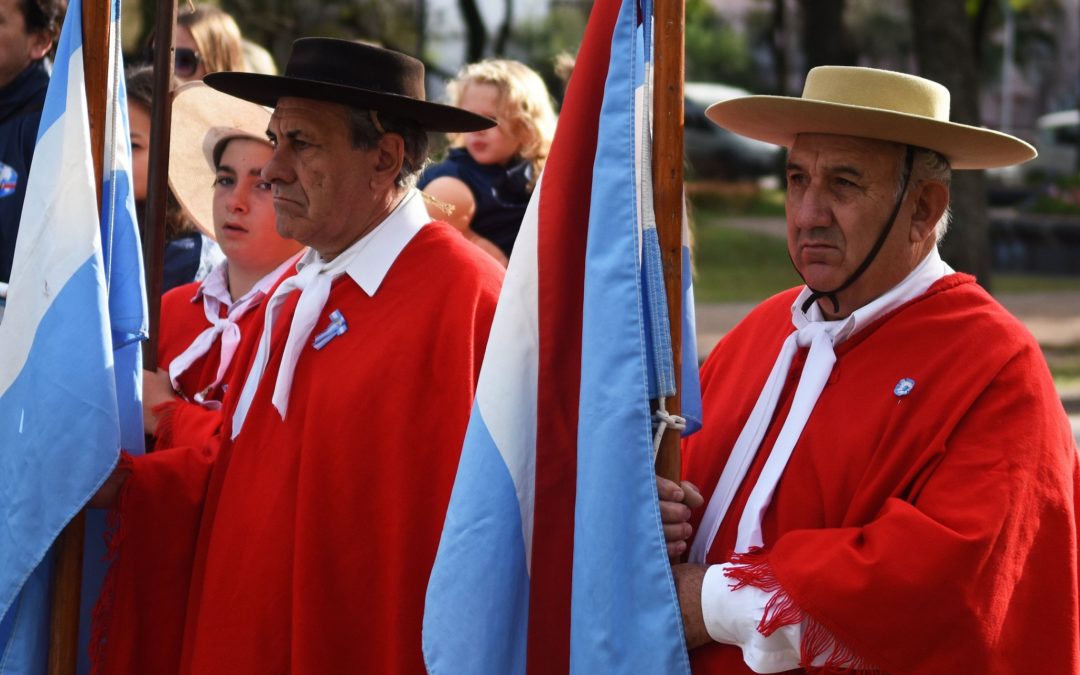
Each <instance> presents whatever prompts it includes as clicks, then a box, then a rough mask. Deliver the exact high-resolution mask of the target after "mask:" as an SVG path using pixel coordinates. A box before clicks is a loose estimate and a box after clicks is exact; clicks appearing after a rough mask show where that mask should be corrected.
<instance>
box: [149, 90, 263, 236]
mask: <svg viewBox="0 0 1080 675" xmlns="http://www.w3.org/2000/svg"><path fill="white" fill-rule="evenodd" d="M269 123H270V110H268V109H267V108H264V107H262V106H260V105H256V104H254V103H249V102H247V101H243V100H240V99H238V98H236V97H234V96H229V95H228V94H223V93H221V92H220V91H217V90H216V89H212V88H210V87H208V86H206V85H205V84H203V83H202V82H187V83H185V84H183V85H181V86H179V87H177V89H176V92H175V95H174V97H173V108H172V138H171V142H170V147H169V185H170V186H171V187H172V190H173V193H174V194H175V195H176V199H177V200H178V201H179V202H180V205H181V206H182V207H184V210H185V211H187V213H188V216H190V218H191V219H192V221H194V222H195V224H196V225H198V226H199V229H201V230H202V231H203V232H205V233H207V234H208V235H210V236H211V237H213V236H214V179H215V177H216V175H217V163H218V161H219V160H220V158H221V153H222V152H223V151H224V149H225V141H228V140H232V139H234V138H250V139H253V140H256V141H261V142H263V143H266V145H267V147H270V142H269V141H268V140H266V127H267V125H268V124H269Z"/></svg>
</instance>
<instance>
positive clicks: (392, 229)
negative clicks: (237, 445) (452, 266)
mask: <svg viewBox="0 0 1080 675" xmlns="http://www.w3.org/2000/svg"><path fill="white" fill-rule="evenodd" d="M419 194H420V193H419V192H418V191H417V190H415V189H414V190H410V191H409V193H408V194H407V195H406V196H405V198H404V199H402V200H401V203H400V204H398V206H397V208H395V209H394V211H393V212H392V213H391V214H390V215H389V216H387V217H386V219H385V220H384V221H383V222H381V223H379V225H377V226H376V227H375V229H373V230H371V232H368V233H367V234H366V235H364V236H363V237H361V238H360V239H359V240H357V241H356V243H354V244H353V245H352V246H350V247H349V248H347V249H345V250H344V251H342V253H341V254H340V255H339V256H337V257H336V258H334V259H333V260H331V261H330V262H326V261H324V260H323V259H322V257H321V256H320V255H319V254H318V253H317V252H316V251H315V250H314V249H312V250H309V251H308V252H307V254H306V255H305V256H304V257H303V258H302V259H301V260H300V262H299V263H298V264H297V266H296V267H297V269H298V270H299V272H298V273H297V274H296V275H295V276H292V277H289V278H288V279H286V280H285V281H283V282H282V283H281V285H280V286H278V287H277V290H276V291H274V295H272V296H271V297H270V300H269V303H268V304H267V306H266V321H265V322H264V324H263V332H262V337H261V338H260V340H259V349H258V351H257V352H256V353H255V361H254V362H253V363H252V365H251V370H250V371H249V372H248V376H247V380H246V381H245V382H244V388H243V390H242V391H241V393H240V399H239V400H238V401H237V404H236V413H235V414H234V415H233V431H232V437H233V438H236V436H237V434H239V433H240V429H241V428H242V427H243V425H244V420H245V419H246V418H247V414H248V410H249V409H250V408H251V401H252V400H253V399H254V398H255V392H256V390H257V389H258V386H259V381H260V380H261V379H262V376H263V371H265V370H266V365H267V363H269V361H270V343H271V337H272V336H271V331H272V329H273V326H274V324H275V323H276V322H277V317H278V315H279V314H280V313H281V307H282V305H283V304H284V302H285V298H286V297H287V296H288V294H289V293H291V292H292V291H294V290H298V289H299V290H300V300H299V301H297V303H296V310H295V312H294V313H293V317H292V322H291V323H290V325H289V337H288V339H286V340H285V351H284V353H283V354H282V357H281V366H280V368H279V369H278V373H277V380H276V382H275V383H274V394H273V397H272V401H273V403H274V407H275V408H277V410H278V413H280V414H281V419H285V413H286V410H287V409H288V406H289V391H290V390H291V389H292V380H293V373H294V372H295V371H296V363H297V361H299V360H300V352H301V351H302V350H303V349H304V346H305V345H306V344H307V341H308V337H309V336H310V335H311V332H312V330H314V328H315V322H316V321H318V319H319V315H320V314H321V313H322V310H323V307H324V306H325V305H326V300H327V298H328V297H329V296H330V286H331V284H332V283H333V282H334V279H336V278H338V277H339V276H341V275H342V274H348V275H349V276H350V277H352V279H353V280H354V281H355V282H356V283H357V285H359V286H360V288H362V289H364V292H366V293H367V294H368V295H375V291H376V290H378V288H379V285H380V284H381V283H382V281H383V279H384V278H385V277H386V273H387V272H388V271H389V270H390V266H391V265H392V264H393V263H394V261H395V260H397V257H398V255H399V254H400V253H401V251H402V250H403V249H404V248H405V246H406V244H408V243H409V242H410V241H412V238H413V237H414V236H415V235H416V233H417V232H419V231H420V229H421V228H422V227H424V225H426V224H427V223H428V222H430V220H431V217H430V216H429V215H428V212H427V208H426V207H425V206H424V200H423V199H420V198H419V197H418V195H419ZM346 318H348V317H346Z"/></svg>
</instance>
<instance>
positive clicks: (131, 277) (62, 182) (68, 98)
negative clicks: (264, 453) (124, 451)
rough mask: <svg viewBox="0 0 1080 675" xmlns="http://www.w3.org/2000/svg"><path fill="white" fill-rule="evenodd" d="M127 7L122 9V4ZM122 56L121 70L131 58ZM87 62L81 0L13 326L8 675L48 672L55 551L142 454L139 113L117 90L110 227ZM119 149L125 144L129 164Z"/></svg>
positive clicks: (4, 552)
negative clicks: (136, 174) (131, 114)
mask: <svg viewBox="0 0 1080 675" xmlns="http://www.w3.org/2000/svg"><path fill="white" fill-rule="evenodd" d="M113 4H114V11H115V10H118V8H119V3H118V2H115V1H114V3H113ZM113 26H114V30H115V26H116V23H115V22H114V24H113ZM117 49H118V47H117V46H114V49H113V50H112V52H111V54H112V55H111V56H110V60H111V61H112V59H118V58H119V57H118V52H117V51H116V50H117ZM83 58H84V52H83V44H82V7H81V2H80V0H71V1H70V2H69V3H68V9H67V15H66V18H65V20H64V26H63V30H62V31H61V35H60V41H59V44H58V46H57V55H56V62H55V65H54V68H53V73H52V79H51V80H50V83H49V90H48V94H47V96H46V99H45V107H44V109H43V111H42V117H41V125H40V127H39V129H38V139H37V146H36V148H35V151H34V161H33V165H32V169H31V172H30V176H29V182H28V185H27V191H26V200H25V202H24V206H23V214H22V220H21V222H20V225H19V238H18V242H17V245H16V249H15V260H14V264H13V267H12V272H11V284H10V287H9V289H8V298H7V306H6V309H5V313H4V316H3V320H2V321H0V523H3V527H0V615H3V617H4V618H3V621H2V622H0V640H2V642H0V674H3V675H6V674H7V673H19V674H27V673H39V672H41V673H43V672H44V670H45V659H46V649H47V639H46V638H47V635H48V616H49V599H50V580H51V567H52V562H51V555H50V547H51V546H52V543H53V541H54V540H55V539H56V537H57V535H58V534H59V533H60V531H61V530H62V529H63V528H64V526H65V525H67V523H68V522H69V521H70V520H71V518H72V517H73V516H74V515H75V514H77V513H78V512H79V510H80V509H81V508H82V507H83V506H84V505H85V503H86V501H87V500H88V499H89V498H90V496H91V495H93V494H94V492H96V491H97V489H98V487H100V486H101V484H102V483H103V482H104V481H105V479H106V478H107V477H108V476H109V474H110V472H111V471H112V468H113V466H114V465H115V464H116V460H117V456H118V454H119V451H120V449H121V447H125V448H130V449H132V450H135V451H139V450H141V448H142V439H141V426H142V421H141V403H139V401H140V397H141V380H140V377H141V368H140V366H139V360H138V357H137V356H136V354H137V350H138V345H137V343H138V341H139V340H140V339H142V338H143V337H144V336H145V332H146V319H145V316H146V311H145V307H146V300H145V293H144V291H143V280H142V279H143V277H142V259H141V253H140V251H139V246H138V235H137V230H136V229H135V221H134V217H133V215H132V214H133V212H134V211H133V203H132V201H131V198H130V192H131V191H130V184H131V183H130V179H129V178H127V177H125V174H126V173H127V167H129V166H130V150H129V149H128V146H127V143H128V139H127V133H126V119H125V118H126V109H125V108H124V106H123V100H122V99H120V98H118V96H117V92H118V91H119V87H117V86H110V91H112V92H113V95H112V96H111V97H110V101H109V109H108V111H107V113H106V118H107V120H109V121H108V122H107V133H108V134H109V135H110V137H111V138H112V140H113V145H112V146H110V147H108V148H107V151H106V176H105V193H104V197H103V202H104V204H105V206H104V211H105V213H106V214H108V215H107V216H106V217H105V218H104V219H102V218H99V216H98V206H97V193H96V190H97V187H96V185H95V183H96V179H95V176H94V168H93V160H92V155H91V146H90V133H89V123H88V113H87V104H86V86H85V80H84V75H83ZM119 68H120V64H119V61H118V60H117V61H114V62H113V68H112V73H113V74H112V75H110V85H115V84H116V82H117V79H116V78H119V72H120V70H119ZM117 106H119V108H118V107H117ZM115 147H121V148H122V151H121V152H120V153H119V156H118V153H116V152H115V150H114V149H113V148H115ZM111 149H113V150H112V151H110V150H111ZM125 153H126V154H125ZM125 157H126V159H125ZM103 236H104V246H103ZM114 350H120V353H119V354H115V355H114ZM124 350H128V351H124ZM120 363H122V364H123V368H124V371H123V372H121V370H120V366H119V365H118V364H120ZM118 392H119V395H120V396H122V397H123V400H122V401H118ZM136 430H138V431H136ZM125 433H127V434H128V435H129V438H128V439H125V438H124V434H125Z"/></svg>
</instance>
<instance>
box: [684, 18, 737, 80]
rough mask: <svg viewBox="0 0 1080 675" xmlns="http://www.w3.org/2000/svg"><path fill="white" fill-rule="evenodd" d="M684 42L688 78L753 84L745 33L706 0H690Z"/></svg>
mask: <svg viewBox="0 0 1080 675" xmlns="http://www.w3.org/2000/svg"><path fill="white" fill-rule="evenodd" d="M685 41H686V79H687V80H688V81H705V82H725V83H728V84H734V85H738V86H742V87H747V86H752V85H753V84H754V82H753V72H752V67H751V66H752V63H751V60H750V48H749V44H748V42H747V38H746V36H745V35H743V34H741V33H738V32H736V31H735V30H733V29H732V28H731V27H730V26H728V25H726V24H725V23H724V20H723V18H722V17H720V16H719V15H718V14H717V13H716V10H715V9H713V7H712V5H710V4H709V3H708V2H707V0H687V3H686V32H685Z"/></svg>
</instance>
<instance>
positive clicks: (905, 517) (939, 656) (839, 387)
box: [684, 274, 1080, 675]
mask: <svg viewBox="0 0 1080 675" xmlns="http://www.w3.org/2000/svg"><path fill="white" fill-rule="evenodd" d="M797 292H798V291H797V289H796V290H792V291H788V292H786V293H783V294H780V295H779V296H776V297H774V298H772V299H770V300H768V301H766V302H765V303H763V304H762V305H761V306H760V307H758V308H757V309H755V310H754V312H752V313H751V314H750V316H748V317H747V318H746V319H745V320H744V321H743V322H742V323H741V324H739V326H738V327H737V328H736V329H735V330H733V331H732V332H731V333H729V334H728V335H727V336H726V337H725V338H724V339H723V341H722V342H721V343H720V344H719V345H718V346H717V348H716V349H715V350H714V351H713V352H712V354H711V355H710V357H709V359H708V361H707V362H706V364H705V366H704V367H703V370H702V388H703V400H704V407H705V416H704V427H703V431H702V432H701V433H699V434H698V435H696V436H693V437H691V438H690V439H689V440H688V441H687V443H686V449H685V455H684V474H685V478H687V479H689V480H691V481H693V482H694V483H696V484H697V485H699V486H701V487H702V488H703V490H704V492H705V496H706V498H708V497H709V496H710V494H711V492H712V490H713V489H714V488H715V486H716V482H717V479H718V477H719V475H720V472H721V471H722V470H723V467H724V464H725V462H726V460H727V456H728V453H729V451H730V449H731V447H732V446H733V445H734V442H735V439H736V437H737V436H738V434H739V432H740V431H741V429H742V426H743V424H744V422H745V421H746V419H747V418H748V416H749V414H750V410H751V408H752V407H753V405H754V402H755V401H756V399H757V396H758V392H759V391H760V390H761V387H762V385H763V384H764V382H765V380H766V378H767V376H768V374H769V370H770V368H771V367H772V363H773V359H774V358H775V356H776V354H777V353H778V351H779V349H780V345H781V343H782V342H783V340H784V338H785V337H786V336H787V335H788V334H789V333H790V332H791V331H792V330H793V328H792V326H791V312H790V307H791V303H792V301H793V299H794V298H795V295H796V294H797ZM836 355H837V362H836V365H835V367H834V369H833V371H832V376H831V377H830V379H829V382H828V384H827V385H826V387H825V389H824V391H823V392H822V394H821V397H820V399H819V400H818V402H817V404H816V406H815V408H814V411H813V413H812V415H811V417H810V419H809V421H808V422H807V424H806V427H805V429H804V430H803V433H802V436H801V438H800V440H799V442H798V444H797V445H796V446H795V450H794V452H793V454H792V456H791V459H790V461H789V463H788V465H787V468H786V469H785V471H784V474H783V477H782V478H781V479H780V483H779V485H778V486H777V489H776V493H775V495H774V496H773V499H772V501H771V504H770V506H769V508H768V510H767V512H766V513H765V517H764V519H763V523H762V526H763V532H764V548H763V550H762V552H761V553H760V554H759V555H754V556H749V557H748V559H747V560H746V562H747V563H751V564H748V565H747V566H746V567H745V568H743V570H742V579H743V580H745V581H748V582H749V583H750V584H751V585H754V586H757V587H759V588H762V589H763V590H768V591H775V592H776V594H777V596H776V597H775V598H774V600H776V602H775V604H774V605H773V607H772V608H771V610H768V612H767V614H766V616H765V618H764V620H763V622H762V628H763V629H764V630H766V631H768V629H770V628H773V627H776V626H779V625H785V624H789V623H795V622H798V621H801V620H807V624H806V632H805V633H804V640H803V656H804V660H803V662H804V663H807V662H809V659H811V658H812V657H814V656H815V655H818V654H821V653H825V652H826V650H827V649H828V648H829V647H832V648H834V649H837V650H838V651H837V654H838V655H843V654H844V651H845V650H847V653H848V654H850V655H851V656H853V657H854V658H855V659H857V662H858V663H861V664H863V665H864V666H865V667H867V668H876V669H880V670H882V671H886V672H890V673H919V674H920V675H924V674H928V673H943V674H944V673H950V674H953V673H980V674H982V673H1003V674H1004V673H1013V674H1015V673H1076V672H1080V610H1078V581H1077V576H1078V564H1077V559H1078V544H1077V523H1076V513H1077V508H1076V507H1077V503H1078V496H1080V495H1078V486H1080V482H1078V478H1080V474H1078V463H1077V450H1076V447H1075V444H1074V441H1073V437H1072V432H1071V430H1070V428H1069V423H1068V420H1067V418H1066V416H1065V414H1064V411H1063V409H1062V406H1061V403H1060V400H1059V399H1058V396H1057V393H1056V391H1055V390H1054V386H1053V383H1052V381H1051V378H1050V375H1049V372H1048V371H1047V368H1046V364H1045V361H1044V360H1043V358H1042V355H1041V352H1040V351H1039V347H1038V345H1037V344H1036V343H1035V341H1034V340H1033V339H1032V337H1031V335H1030V334H1029V333H1028V332H1027V331H1026V330H1025V329H1024V327H1023V326H1022V325H1021V324H1020V323H1019V322H1018V321H1016V319H1014V318H1013V317H1012V316H1010V315H1009V314H1008V313H1007V312H1006V311H1005V310H1004V309H1002V308H1001V306H1000V305H998V304H997V303H996V302H994V300H992V299H991V298H990V297H989V296H988V295H987V294H986V293H985V292H984V291H983V290H982V289H981V288H979V287H978V286H977V285H976V284H975V283H974V280H973V279H972V278H971V277H969V276H966V275H962V274H954V275H950V276H947V277H945V278H944V279H942V280H940V281H938V282H937V283H936V284H934V286H932V287H931V289H930V290H929V291H928V292H927V293H925V294H924V295H922V296H920V297H918V298H916V299H915V300H913V301H911V302H909V303H908V304H906V305H904V306H902V307H900V308H898V309H897V310H895V311H894V312H892V313H890V314H888V315H886V316H884V317H882V318H881V319H879V320H878V321H876V322H875V323H873V324H872V325H870V326H868V327H867V328H866V329H864V330H863V331H861V332H859V333H857V334H856V335H855V336H853V337H852V338H850V339H849V340H847V341H846V342H843V343H841V344H840V345H838V346H837V348H836ZM805 356H806V350H801V352H800V354H799V355H798V356H796V360H795V363H794V364H793V366H792V371H791V373H790V376H789V378H788V380H787V382H786V384H785V388H784V391H783V393H782V394H781V398H780V402H779V404H778V406H777V413H776V415H775V417H774V418H773V421H772V423H771V426H770V429H769V431H768V433H767V435H766V436H765V439H764V441H763V442H762V445H761V450H760V451H759V452H758V455H757V456H756V457H755V460H754V462H753V464H752V466H751V468H750V471H749V472H748V474H747V478H746V480H745V481H744V483H743V484H742V486H741V487H740V489H739V492H738V493H737V494H736V496H735V500H734V501H733V503H732V506H731V508H730V510H729V511H728V516H727V517H726V518H725V520H724V521H723V522H722V523H721V526H720V530H719V532H718V533H717V536H716V539H715V540H714V543H713V546H712V548H711V550H710V552H709V556H708V562H709V563H720V562H724V561H727V560H729V559H730V556H731V551H732V549H733V547H734V545H735V537H736V533H737V528H738V520H739V515H740V514H741V513H742V508H743V505H744V504H745V503H746V499H747V497H748V496H749V492H750V490H751V489H752V488H753V485H754V483H755V482H756V480H757V477H758V475H759V474H760V471H761V468H762V466H763V464H764V462H765V460H766V458H767V457H768V454H769V452H770V450H771V448H772V446H773V443H774V442H775V440H776V436H777V434H778V432H779V427H780V422H782V420H783V419H784V418H785V417H786V416H787V411H788V409H789V408H790V405H791V399H792V396H793V393H794V388H795V384H797V382H798V376H799V373H800V372H801V369H802V364H803V362H804V360H805ZM903 378H910V379H911V380H913V381H914V383H915V384H914V389H912V390H911V393H910V394H907V395H904V396H898V395H897V394H896V393H894V388H895V387H896V385H897V383H898V382H899V381H900V380H901V379H903ZM697 517H698V518H700V513H699V514H698V515H697ZM692 524H693V525H694V526H695V527H696V526H697V524H698V523H697V520H694V521H693V523H692ZM777 587H778V588H779V590H776V588H777ZM691 657H692V665H693V669H694V672H695V673H714V674H715V673H724V674H727V673H748V672H751V671H750V670H749V669H748V668H747V667H746V665H745V664H744V663H743V660H742V656H741V653H740V651H739V649H738V648H736V647H733V646H729V645H719V644H711V645H708V646H706V647H703V648H701V649H698V650H696V651H695V652H693V653H692V655H691Z"/></svg>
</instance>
